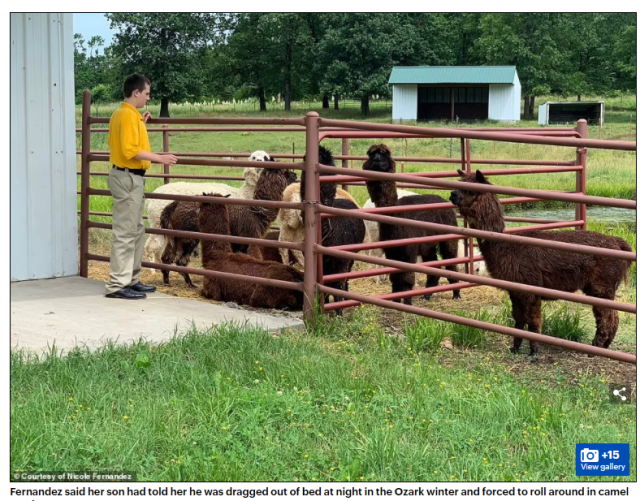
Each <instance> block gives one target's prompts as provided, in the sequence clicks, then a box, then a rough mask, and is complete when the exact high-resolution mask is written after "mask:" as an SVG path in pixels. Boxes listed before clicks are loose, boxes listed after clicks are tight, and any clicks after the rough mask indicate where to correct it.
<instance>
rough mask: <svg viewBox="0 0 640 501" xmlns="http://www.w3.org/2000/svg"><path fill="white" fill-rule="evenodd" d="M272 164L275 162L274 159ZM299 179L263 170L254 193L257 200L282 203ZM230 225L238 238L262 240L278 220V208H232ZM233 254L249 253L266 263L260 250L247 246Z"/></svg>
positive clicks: (284, 171) (240, 246)
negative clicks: (288, 187)
mask: <svg viewBox="0 0 640 501" xmlns="http://www.w3.org/2000/svg"><path fill="white" fill-rule="evenodd" d="M271 160H272V161H275V160H274V159H273V157H272V158H271ZM296 179H297V176H296V174H295V172H293V171H292V170H289V169H263V170H262V173H261V174H260V177H259V178H258V182H257V184H256V191H255V192H254V195H253V199H254V200H265V201H281V200H282V194H283V193H284V190H285V188H286V187H287V186H289V185H290V184H292V183H293V182H295V181H296ZM227 208H228V210H229V224H230V228H231V234H232V235H234V236H236V237H248V238H262V237H264V235H265V234H266V233H267V230H268V229H269V226H270V225H271V223H273V222H274V221H275V219H276V217H278V210H279V209H278V208H274V207H258V206H247V205H230V206H228V207H227ZM231 250H232V251H233V252H242V253H244V254H246V253H249V254H251V255H253V256H254V257H257V258H259V259H262V254H261V253H260V249H259V248H258V247H254V248H249V245H246V244H231Z"/></svg>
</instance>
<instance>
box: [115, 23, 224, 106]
mask: <svg viewBox="0 0 640 501" xmlns="http://www.w3.org/2000/svg"><path fill="white" fill-rule="evenodd" d="M106 16H107V19H109V21H111V28H112V29H117V30H119V33H116V35H115V36H114V46H113V47H114V48H113V50H114V53H115V54H116V55H118V56H120V57H121V58H122V65H123V69H124V70H125V71H126V72H127V73H133V72H137V73H142V74H144V75H145V76H147V77H148V78H149V79H150V80H151V82H152V96H154V97H155V96H157V97H159V98H160V116H161V117H168V116H169V101H173V102H176V103H177V102H182V101H184V100H186V99H189V98H191V99H195V98H198V97H199V96H201V94H202V87H203V83H204V80H205V78H206V75H204V73H203V72H202V71H198V69H199V68H201V66H200V65H199V64H198V56H199V55H201V54H202V50H204V49H205V48H206V47H208V46H210V45H212V44H213V43H214V42H215V41H217V40H218V39H220V38H221V37H222V34H221V32H220V31H219V30H217V27H218V21H219V17H218V16H216V15H214V14H207V13H167V12H162V13H142V14H129V13H110V14H106Z"/></svg>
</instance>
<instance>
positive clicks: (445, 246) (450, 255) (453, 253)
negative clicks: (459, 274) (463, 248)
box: [440, 240, 462, 299]
mask: <svg viewBox="0 0 640 501" xmlns="http://www.w3.org/2000/svg"><path fill="white" fill-rule="evenodd" d="M458 242H462V240H448V241H446V242H440V253H441V254H442V259H455V258H457V257H458ZM445 268H446V269H447V270H449V271H458V267H457V266H456V265H450V266H445ZM447 280H448V281H449V283H450V284H457V283H458V282H459V280H456V279H455V278H448V279H447ZM453 299H461V298H460V289H456V290H454V291H453Z"/></svg>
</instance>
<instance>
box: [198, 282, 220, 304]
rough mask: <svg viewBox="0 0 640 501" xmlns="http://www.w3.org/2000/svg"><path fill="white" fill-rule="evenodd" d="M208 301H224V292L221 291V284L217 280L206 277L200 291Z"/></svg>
mask: <svg viewBox="0 0 640 501" xmlns="http://www.w3.org/2000/svg"><path fill="white" fill-rule="evenodd" d="M200 294H202V295H203V296H204V297H206V298H207V299H213V300H214V301H222V291H221V289H220V283H219V282H218V281H217V280H216V279H215V278H209V277H204V282H203V283H202V290H201V291H200Z"/></svg>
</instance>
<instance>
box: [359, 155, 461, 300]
mask: <svg viewBox="0 0 640 501" xmlns="http://www.w3.org/2000/svg"><path fill="white" fill-rule="evenodd" d="M367 155H368V156H369V159H368V160H367V161H366V162H365V163H364V165H363V166H362V169H363V170H368V171H373V172H383V173H394V172H396V163H395V161H394V160H393V158H391V152H390V151H389V148H387V147H386V146H385V145H384V144H374V145H373V146H371V147H370V148H369V151H367ZM366 184H367V191H368V192H369V196H370V197H371V201H372V202H373V203H374V204H375V205H376V207H396V206H398V205H423V204H437V203H443V202H446V200H445V199H444V198H442V197H440V196H438V195H412V196H406V197H402V198H401V199H399V200H398V190H397V188H396V183H395V181H366ZM389 215H390V216H394V217H397V218H402V219H413V220H415V221H425V222H428V223H438V224H446V225H449V226H456V227H457V226H458V221H457V219H456V213H455V211H454V210H453V209H438V210H428V211H415V212H400V213H397V214H389ZM378 224H379V228H380V241H381V242H386V241H388V240H401V239H405V238H416V237H428V236H434V235H440V233H437V232H435V231H430V230H423V229H420V228H412V227H410V226H401V225H395V224H384V223H378ZM438 249H440V253H441V254H442V258H443V259H453V258H456V257H458V242H457V241H456V240H447V241H445V242H440V243H439V244H429V243H422V244H415V245H406V246H401V247H389V248H387V249H384V253H385V256H386V258H387V259H392V260H394V261H402V262H403V263H412V264H415V263H416V262H417V260H418V257H421V258H422V261H423V262H427V261H436V260H437V259H438ZM446 268H447V270H449V271H456V266H455V265H451V266H446ZM426 275H427V287H435V286H436V285H438V280H439V277H436V276H434V275H429V274H428V273H427V274H426ZM389 278H390V279H391V288H392V292H404V291H410V290H412V289H413V285H414V284H415V280H416V276H415V273H414V272H412V271H407V272H402V273H393V274H391V275H390V277H389ZM457 282H458V280H455V279H451V278H450V279H449V283H450V284H455V283H457ZM424 298H425V299H427V300H429V299H431V294H425V296H424ZM453 299H460V291H459V290H454V291H453ZM394 301H395V302H396V303H399V302H400V300H399V299H394ZM403 301H404V303H405V304H411V298H410V297H406V298H404V299H403Z"/></svg>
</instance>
